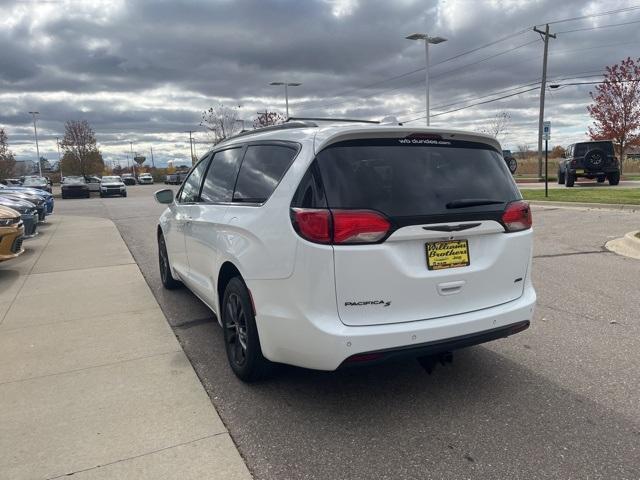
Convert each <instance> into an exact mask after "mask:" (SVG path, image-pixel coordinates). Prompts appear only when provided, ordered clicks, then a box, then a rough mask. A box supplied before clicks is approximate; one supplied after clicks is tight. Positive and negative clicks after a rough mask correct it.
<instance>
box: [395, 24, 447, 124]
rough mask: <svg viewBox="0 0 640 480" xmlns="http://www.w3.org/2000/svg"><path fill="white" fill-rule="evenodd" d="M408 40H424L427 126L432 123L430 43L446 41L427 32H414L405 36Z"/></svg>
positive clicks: (435, 43)
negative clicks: (430, 110) (430, 104)
mask: <svg viewBox="0 0 640 480" xmlns="http://www.w3.org/2000/svg"><path fill="white" fill-rule="evenodd" d="M405 38H406V39H407V40H424V57H425V72H426V73H425V107H426V109H427V117H426V118H427V127H428V126H429V125H430V119H429V117H430V112H429V44H430V43H432V44H434V45H437V44H438V43H442V42H446V41H447V39H446V38H444V37H430V36H429V35H428V34H426V33H412V34H411V35H409V36H407V37H405Z"/></svg>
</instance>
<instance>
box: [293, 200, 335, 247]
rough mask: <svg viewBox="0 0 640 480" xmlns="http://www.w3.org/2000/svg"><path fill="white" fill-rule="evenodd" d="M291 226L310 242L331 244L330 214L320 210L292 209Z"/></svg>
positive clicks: (327, 211)
mask: <svg viewBox="0 0 640 480" xmlns="http://www.w3.org/2000/svg"><path fill="white" fill-rule="evenodd" d="M291 213H292V218H291V220H293V226H294V227H295V229H296V231H297V232H298V233H299V234H300V236H301V237H302V238H306V239H307V240H309V241H310V242H315V243H330V242H331V213H330V212H329V210H325V209H320V208H292V209H291Z"/></svg>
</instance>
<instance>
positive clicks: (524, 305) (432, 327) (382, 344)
mask: <svg viewBox="0 0 640 480" xmlns="http://www.w3.org/2000/svg"><path fill="white" fill-rule="evenodd" d="M260 283H261V282H247V285H248V287H249V289H250V290H251V292H252V294H253V296H254V298H255V299H256V304H257V305H259V304H260V302H259V299H261V298H264V297H263V295H264V294H267V295H268V294H269V293H268V292H265V291H261V288H260V287H261V286H260ZM535 302H536V293H535V290H534V289H533V287H532V286H531V285H530V284H527V285H526V286H525V289H524V293H523V295H522V296H521V297H520V298H518V299H517V300H514V301H512V302H508V303H505V304H502V305H498V306H495V307H491V308H487V309H483V310H478V311H475V312H468V313H464V314H460V315H452V316H447V317H440V318H434V319H430V320H420V321H415V322H406V323H394V324H386V325H370V326H360V327H352V326H346V325H344V324H343V323H341V322H340V320H339V319H338V316H337V314H336V315H335V318H334V319H329V318H326V317H324V316H323V317H322V318H310V317H307V318H300V317H297V318H290V317H286V316H284V315H261V314H260V313H259V312H260V310H261V309H260V308H258V315H257V317H256V323H257V326H258V332H259V335H260V343H261V347H262V352H263V354H264V356H265V357H266V358H268V359H269V360H271V361H274V362H279V363H286V364H290V365H296V366H300V367H305V368H312V369H316V370H335V369H337V368H338V367H339V366H341V365H342V364H343V362H344V361H345V360H346V359H347V358H349V357H352V356H353V355H359V354H365V353H370V352H390V355H391V354H393V355H396V354H402V355H407V354H415V355H416V356H418V355H427V354H434V353H438V352H441V351H448V350H452V349H457V348H463V347H466V346H470V345H476V344H478V343H483V342H487V341H490V340H494V339H497V338H502V337H505V336H508V335H510V334H512V333H517V331H521V330H523V329H525V328H526V327H528V325H529V322H530V321H531V319H532V318H533V312H534V306H535ZM269 310H271V309H269V308H267V311H269ZM271 311H273V310H271ZM281 313H282V314H284V311H281ZM393 352H396V353H393Z"/></svg>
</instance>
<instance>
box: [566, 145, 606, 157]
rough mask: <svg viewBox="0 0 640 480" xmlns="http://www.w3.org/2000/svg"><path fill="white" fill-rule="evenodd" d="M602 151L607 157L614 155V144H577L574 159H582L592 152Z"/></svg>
mask: <svg viewBox="0 0 640 480" xmlns="http://www.w3.org/2000/svg"><path fill="white" fill-rule="evenodd" d="M596 149H597V150H602V151H604V153H606V154H607V155H613V144H612V143H611V142H589V143H576V148H575V151H574V152H573V156H574V157H582V156H584V155H586V154H587V152H590V151H591V150H596Z"/></svg>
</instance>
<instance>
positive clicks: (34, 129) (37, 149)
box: [29, 112, 42, 176]
mask: <svg viewBox="0 0 640 480" xmlns="http://www.w3.org/2000/svg"><path fill="white" fill-rule="evenodd" d="M29 113H30V114H31V116H32V117H33V133H34V134H35V137H36V155H37V157H36V162H37V164H38V174H39V175H40V176H42V166H41V165H40V147H39V146H38V128H37V127H36V115H40V112H29Z"/></svg>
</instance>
